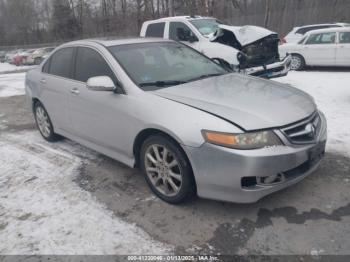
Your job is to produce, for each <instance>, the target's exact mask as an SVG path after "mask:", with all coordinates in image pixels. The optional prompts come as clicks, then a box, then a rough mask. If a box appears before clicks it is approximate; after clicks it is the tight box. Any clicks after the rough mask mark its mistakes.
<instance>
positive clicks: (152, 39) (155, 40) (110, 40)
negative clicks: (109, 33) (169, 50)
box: [64, 37, 174, 47]
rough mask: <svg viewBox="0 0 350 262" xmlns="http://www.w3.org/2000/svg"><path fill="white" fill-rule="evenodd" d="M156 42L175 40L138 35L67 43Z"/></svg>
mask: <svg viewBox="0 0 350 262" xmlns="http://www.w3.org/2000/svg"><path fill="white" fill-rule="evenodd" d="M156 42H174V41H173V40H169V39H163V38H153V37H147V38H145V37H138V38H124V39H116V38H114V39H113V38H98V39H85V40H78V41H74V42H69V43H66V44H64V45H65V46H66V45H79V44H80V45H84V44H100V45H103V46H106V47H109V46H115V45H128V44H140V43H156Z"/></svg>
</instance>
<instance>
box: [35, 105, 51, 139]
mask: <svg viewBox="0 0 350 262" xmlns="http://www.w3.org/2000/svg"><path fill="white" fill-rule="evenodd" d="M35 116H36V121H37V123H38V128H39V130H40V132H41V134H42V135H43V136H44V137H45V138H48V137H49V136H50V134H51V124H50V121H49V116H48V115H47V113H46V111H45V110H44V108H42V107H41V106H38V107H37V108H36V110H35Z"/></svg>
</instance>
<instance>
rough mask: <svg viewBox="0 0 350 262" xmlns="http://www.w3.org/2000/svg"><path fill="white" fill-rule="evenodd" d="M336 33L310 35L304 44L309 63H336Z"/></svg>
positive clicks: (305, 55)
mask: <svg viewBox="0 0 350 262" xmlns="http://www.w3.org/2000/svg"><path fill="white" fill-rule="evenodd" d="M335 36H336V34H335V33H323V34H313V35H310V36H309V38H308V39H307V40H306V42H305V44H304V45H303V52H302V54H303V56H304V58H305V61H306V64H307V65H335V56H336V47H337V45H336V44H335Z"/></svg>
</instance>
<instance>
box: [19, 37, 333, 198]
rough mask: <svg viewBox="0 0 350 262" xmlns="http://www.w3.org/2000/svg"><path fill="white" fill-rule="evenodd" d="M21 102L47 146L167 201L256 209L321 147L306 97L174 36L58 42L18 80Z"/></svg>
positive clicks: (320, 120)
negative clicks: (125, 169)
mask: <svg viewBox="0 0 350 262" xmlns="http://www.w3.org/2000/svg"><path fill="white" fill-rule="evenodd" d="M26 94H27V98H28V103H29V104H30V106H31V107H32V109H33V112H34V115H35V119H36V123H37V126H38V129H39V131H40V133H41V134H42V136H43V137H44V138H45V139H46V140H48V141H55V140H57V139H60V138H62V136H63V137H67V138H69V139H72V140H75V141H77V142H79V143H81V144H83V145H85V146H87V147H89V148H92V149H94V150H96V151H98V152H101V153H103V154H105V155H107V156H109V157H112V158H114V159H117V160H118V161H121V162H123V163H125V164H126V165H128V166H130V167H139V168H140V169H141V170H142V171H143V173H144V174H145V178H146V181H147V183H148V184H149V186H150V188H151V189H152V191H153V192H154V193H155V194H156V195H157V196H158V197H160V198H161V199H163V200H164V201H167V202H169V203H179V202H182V201H184V200H186V199H188V198H189V197H191V196H193V195H195V194H197V195H198V196H200V197H203V198H210V199H217V200H224V201H232V202H241V203H249V202H255V201H257V200H258V199H260V198H261V197H263V196H265V195H267V194H270V193H272V192H275V191H277V190H280V189H282V188H285V187H287V186H290V185H292V184H294V183H296V182H298V181H300V180H302V179H303V178H304V177H306V176H307V175H309V174H311V173H312V172H313V171H314V170H315V169H316V168H317V166H318V164H319V163H320V160H321V158H322V156H323V155H324V151H325V144H326V137H327V131H326V129H327V128H326V119H325V117H324V115H323V114H322V113H321V112H320V111H319V110H318V109H317V107H316V105H315V103H314V100H313V99H312V97H310V96H309V95H308V94H306V93H304V92H302V91H300V90H298V89H296V88H293V87H290V86H286V85H282V84H278V83H275V82H272V81H269V80H263V79H258V78H255V77H250V76H244V75H240V74H236V73H230V72H227V71H226V70H225V69H223V68H222V67H221V66H219V65H218V64H216V63H215V62H213V61H211V60H210V59H209V58H207V57H206V56H203V55H202V54H200V53H199V52H197V51H195V50H193V49H191V48H189V47H187V46H185V45H183V44H181V43H177V42H174V41H171V40H159V39H151V38H148V39H128V40H114V41H111V40H110V41H107V40H91V41H90V40H85V41H77V42H71V43H68V44H64V45H62V46H60V47H59V48H57V49H56V50H55V51H54V52H53V53H52V54H51V55H50V56H49V57H48V58H47V59H46V60H45V61H44V62H43V63H42V64H41V66H39V67H38V68H36V69H34V70H32V71H30V72H28V73H27V76H26Z"/></svg>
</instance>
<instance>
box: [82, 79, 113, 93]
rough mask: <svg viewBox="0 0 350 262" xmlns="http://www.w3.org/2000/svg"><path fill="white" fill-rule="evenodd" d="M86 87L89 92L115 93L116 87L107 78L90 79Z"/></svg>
mask: <svg viewBox="0 0 350 262" xmlns="http://www.w3.org/2000/svg"><path fill="white" fill-rule="evenodd" d="M86 87H87V88H88V89H89V90H91V91H115V90H116V86H115V84H114V82H113V81H112V79H111V78H110V77H109V76H94V77H90V78H89V79H88V81H87V82H86Z"/></svg>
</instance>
